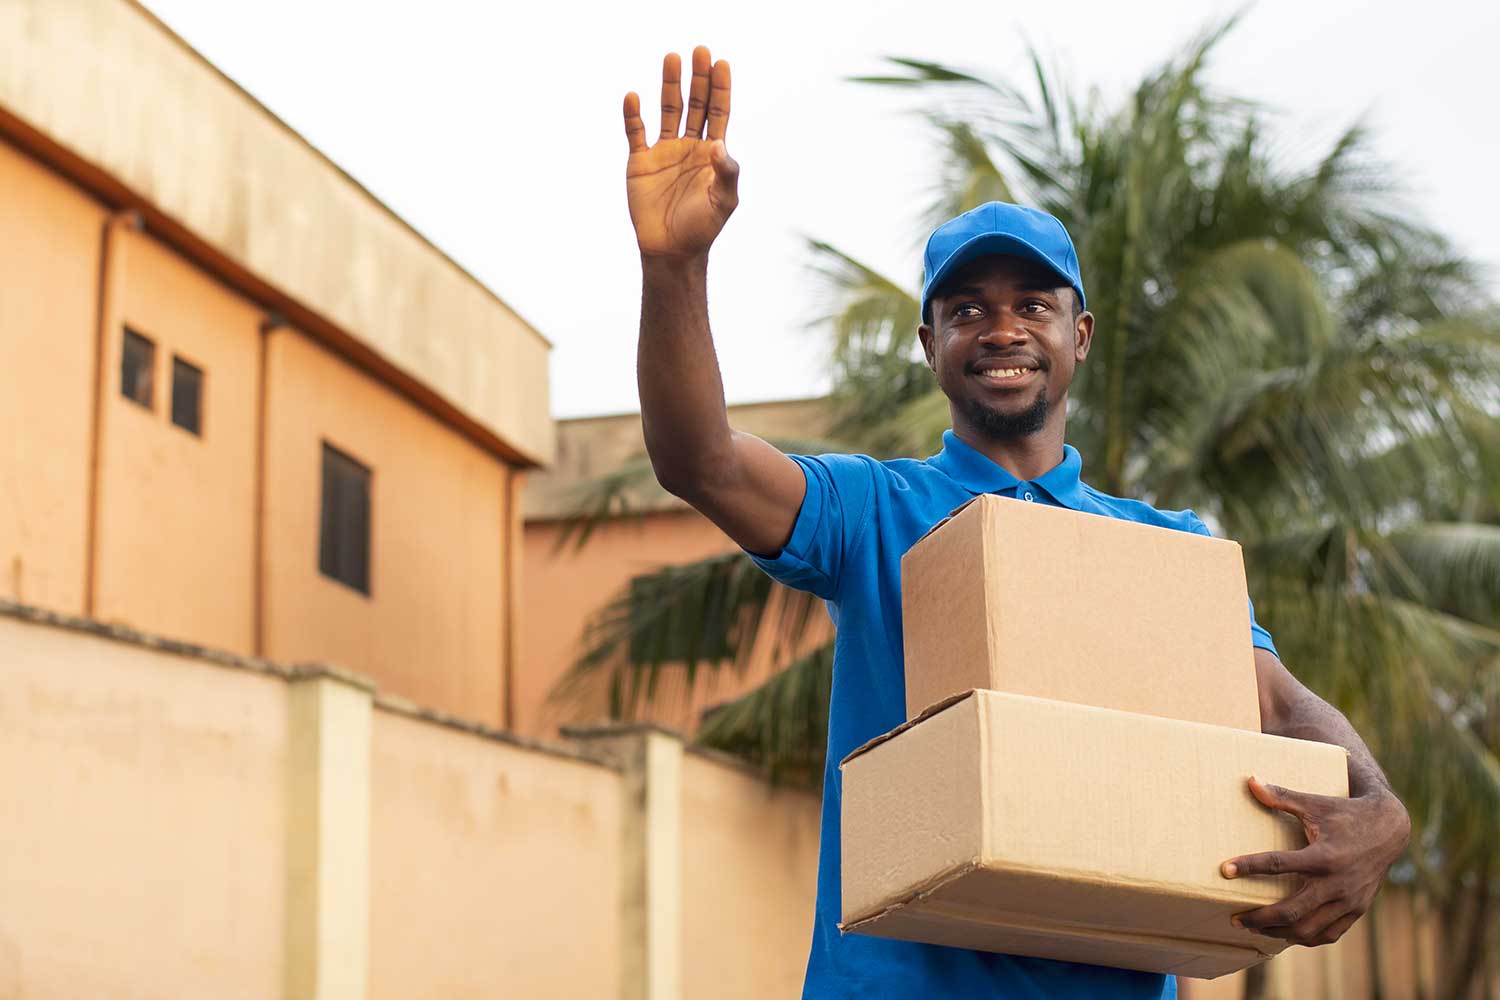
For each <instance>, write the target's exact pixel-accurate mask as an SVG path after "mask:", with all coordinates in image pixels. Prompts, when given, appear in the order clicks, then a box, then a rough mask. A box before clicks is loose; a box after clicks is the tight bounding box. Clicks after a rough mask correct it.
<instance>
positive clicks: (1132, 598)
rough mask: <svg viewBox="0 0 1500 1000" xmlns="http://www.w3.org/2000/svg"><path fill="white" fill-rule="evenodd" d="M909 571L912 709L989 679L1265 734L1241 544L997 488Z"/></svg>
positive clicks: (906, 604) (918, 552)
mask: <svg viewBox="0 0 1500 1000" xmlns="http://www.w3.org/2000/svg"><path fill="white" fill-rule="evenodd" d="M901 578H902V587H901V593H902V598H901V603H902V618H903V629H904V636H905V639H904V644H905V654H906V709H907V718H913V717H915V716H916V715H917V714H918V713H920V712H921V711H922V710H923V709H924V708H926V707H927V706H929V705H932V704H934V703H936V702H938V701H941V700H942V699H944V698H946V697H948V696H949V695H953V694H957V693H959V692H962V691H968V690H970V689H973V688H987V689H991V690H996V691H1008V692H1011V693H1013V694H1025V695H1034V696H1036V697H1039V698H1053V699H1056V700H1058V701H1069V702H1078V703H1080V704H1085V705H1097V706H1099V707H1101V708H1115V709H1120V710H1121V711H1126V712H1142V713H1145V714H1147V715H1159V716H1164V717H1166V718H1172V719H1186V720H1192V721H1196V722H1207V723H1212V724H1214V725H1221V726H1231V727H1233V728H1235V729H1241V730H1246V731H1249V732H1253V733H1258V732H1260V703H1259V700H1258V698H1257V695H1256V687H1255V663H1254V653H1253V651H1252V649H1251V646H1250V613H1249V608H1248V604H1247V599H1246V592H1245V568H1244V562H1243V559H1242V558H1241V554H1240V547H1239V545H1237V544H1236V543H1234V542H1231V541H1226V540H1224V539H1216V538H1208V537H1205V536H1203V535H1193V534H1189V533H1187V532H1182V531H1172V530H1170V529H1167V528H1158V527H1154V526H1151V525H1145V524H1135V523H1133V522H1130V521H1121V520H1117V519H1115V518H1108V517H1102V516H1099V515H1095V514H1081V513H1078V512H1077V511H1072V510H1067V509H1064V508H1060V507H1048V506H1045V505H1043V504H1038V503H1026V502H1024V501H1021V500H1011V499H1008V498H1006V497H997V496H990V495H986V496H980V497H976V498H975V499H974V500H973V501H971V502H970V503H969V504H967V505H965V506H964V507H962V508H960V509H959V510H958V511H957V512H956V513H955V514H954V515H953V516H952V517H951V518H949V519H948V520H946V521H944V522H942V523H940V524H939V525H938V526H937V527H936V528H934V529H933V530H932V531H930V532H928V534H927V535H926V536H925V537H923V538H922V539H921V540H920V541H918V542H917V544H916V545H914V546H913V547H912V548H911V550H910V551H909V552H907V553H906V555H905V556H904V557H903V558H902V560H901Z"/></svg>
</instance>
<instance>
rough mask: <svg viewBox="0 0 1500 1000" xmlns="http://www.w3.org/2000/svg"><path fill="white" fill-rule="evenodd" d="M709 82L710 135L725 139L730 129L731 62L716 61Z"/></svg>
mask: <svg viewBox="0 0 1500 1000" xmlns="http://www.w3.org/2000/svg"><path fill="white" fill-rule="evenodd" d="M708 83H709V87H708V137H709V138H710V139H723V138H724V133H725V132H726V131H728V129H729V63H727V62H725V61H724V60H723V59H720V60H719V61H718V62H716V63H714V66H713V71H712V72H711V73H710V74H709V78H708Z"/></svg>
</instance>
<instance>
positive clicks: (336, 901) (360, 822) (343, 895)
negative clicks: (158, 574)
mask: <svg viewBox="0 0 1500 1000" xmlns="http://www.w3.org/2000/svg"><path fill="white" fill-rule="evenodd" d="M288 697H289V698H290V699H291V703H290V705H289V712H288V729H289V732H288V734H287V795H288V800H287V842H286V878H287V884H286V928H287V931H286V933H287V938H286V997H287V1000H365V997H366V995H367V983H366V978H367V976H368V970H369V958H370V955H369V949H370V912H369V902H370V727H371V718H370V716H371V710H372V702H373V690H372V689H371V688H370V687H369V686H368V685H367V684H365V683H363V682H361V681H360V680H359V679H357V678H352V677H347V676H344V675H340V674H337V673H335V672H333V671H331V670H327V669H324V668H320V667H313V668H306V669H304V670H300V671H299V673H298V676H297V677H295V678H294V679H293V680H292V682H291V686H290V690H289V694H288Z"/></svg>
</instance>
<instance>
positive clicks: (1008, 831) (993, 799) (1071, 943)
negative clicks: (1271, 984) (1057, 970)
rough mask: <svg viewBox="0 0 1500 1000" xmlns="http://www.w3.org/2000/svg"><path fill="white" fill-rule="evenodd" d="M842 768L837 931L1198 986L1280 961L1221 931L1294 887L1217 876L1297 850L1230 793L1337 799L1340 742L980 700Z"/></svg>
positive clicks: (1290, 832) (1277, 880)
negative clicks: (1262, 786)
mask: <svg viewBox="0 0 1500 1000" xmlns="http://www.w3.org/2000/svg"><path fill="white" fill-rule="evenodd" d="M840 768H841V770H842V772H843V828H842V838H843V923H842V927H843V928H844V929H845V930H846V931H851V932H855V933H861V934H873V935H878V936H881V937H891V938H899V939H903V940H913V941H926V942H929V943H932V944H943V945H951V946H955V947H961V948H974V949H981V950H985V951H996V952H1002V953H1005V954H1014V955H1031V956H1036V957H1042V958H1056V959H1065V960H1068V961H1074V962H1084V963H1088V964H1093V965H1109V966H1114V967H1117V968H1126V969H1140V970H1145V971H1150V972H1165V973H1175V974H1178V975H1185V976H1194V977H1200V978H1212V977H1215V976H1221V975H1224V974H1226V973H1229V972H1234V971H1236V970H1238V969H1242V968H1245V967H1246V966H1249V965H1254V964H1256V963H1258V962H1260V961H1263V960H1264V959H1266V958H1269V957H1270V956H1271V955H1273V954H1275V953H1276V952H1278V951H1280V950H1281V949H1282V948H1283V947H1285V944H1284V943H1283V942H1281V941H1278V940H1277V939H1275V938H1269V937H1263V936H1261V935H1258V934H1255V933H1252V932H1250V931H1245V930H1237V929H1235V928H1234V927H1233V926H1232V925H1231V924H1230V922H1229V918H1230V916H1231V915H1233V914H1235V913H1239V912H1243V911H1245V910H1248V909H1253V908H1254V907H1256V906H1262V905H1265V904H1267V903H1272V902H1275V901H1277V900H1280V899H1283V898H1285V897H1286V896H1287V895H1289V894H1290V893H1291V892H1292V891H1293V890H1294V889H1295V888H1296V879H1295V877H1294V876H1281V877H1274V878H1273V877H1254V878H1250V877H1247V878H1239V879H1226V878H1224V877H1223V876H1222V875H1221V874H1220V871H1219V866H1220V865H1221V864H1222V863H1223V862H1225V861H1227V860H1228V859H1230V858H1232V857H1235V856H1236V855H1240V854H1247V853H1252V852H1257V851H1269V850H1284V849H1294V848H1296V847H1300V846H1302V845H1303V844H1304V843H1305V841H1304V839H1303V835H1302V830H1301V827H1300V826H1299V825H1298V824H1297V823H1296V822H1295V821H1294V820H1292V819H1290V818H1289V817H1286V816H1282V815H1280V814H1277V813H1273V812H1272V811H1270V810H1268V809H1266V808H1265V807H1264V806H1262V805H1260V804H1259V803H1258V802H1256V801H1255V799H1254V798H1253V797H1252V796H1251V795H1250V792H1249V790H1248V788H1247V787H1246V784H1245V781H1246V779H1247V778H1248V777H1250V776H1252V775H1254V776H1257V777H1260V778H1261V779H1263V780H1265V781H1269V782H1272V783H1274V784H1278V785H1284V786H1286V787H1289V788H1296V789H1300V790H1303V791H1308V792H1314V793H1318V794H1322V795H1348V792H1349V790H1348V764H1347V754H1346V752H1345V751H1344V749H1343V748H1342V747H1337V746H1331V745H1328V744H1323V743H1311V742H1307V741H1302V740H1290V739H1284V738H1282V737H1277V736H1267V735H1263V734H1260V733H1249V732H1245V731H1244V730H1242V729H1232V728H1226V727H1222V726H1211V725H1205V724H1202V723H1196V722H1184V721H1179V720H1174V719H1164V718H1159V717H1153V716H1147V715H1140V714H1134V713H1128V712H1119V711H1113V710H1109V709H1102V708H1097V707H1093V706H1087V705H1074V704H1067V703H1064V702H1059V701H1051V700H1047V699H1041V698H1033V697H1028V696H1024V695H1016V694H1007V693H1000V692H995V691H974V692H971V693H969V694H967V695H964V696H960V697H958V698H956V699H952V700H950V701H949V703H947V704H945V705H939V706H935V707H934V708H933V710H932V711H931V712H930V713H929V714H928V715H926V716H924V717H922V718H920V719H918V720H917V721H915V722H909V723H907V724H906V725H905V726H902V727H900V728H899V729H897V730H894V731H893V732H892V733H890V734H887V735H886V736H885V737H882V738H880V739H877V740H873V741H871V742H870V743H868V744H866V745H865V746H863V747H861V748H860V749H858V750H856V751H855V752H854V753H852V754H850V755H849V756H848V757H846V758H845V759H844V761H843V763H842V764H841V765H840Z"/></svg>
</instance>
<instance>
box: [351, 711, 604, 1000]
mask: <svg viewBox="0 0 1500 1000" xmlns="http://www.w3.org/2000/svg"><path fill="white" fill-rule="evenodd" d="M372 743H373V747H372V771H371V784H372V793H373V794H372V801H371V829H370V839H371V851H370V862H371V866H370V867H371V871H372V873H373V874H374V877H373V879H372V885H371V898H370V975H369V982H370V993H369V995H370V997H371V1000H378V998H386V997H388V998H390V1000H407V998H411V997H422V996H431V997H444V998H453V1000H461V998H471V997H472V998H475V1000H478V998H481V997H494V996H511V997H535V998H539V1000H540V998H545V997H557V998H564V997H610V998H613V997H616V996H618V995H619V991H618V983H619V977H620V972H621V969H620V957H619V947H620V942H621V934H622V929H621V924H620V914H621V900H620V893H619V886H620V875H619V872H620V869H621V867H622V865H624V864H625V859H624V858H623V857H622V855H621V846H622V841H621V837H620V830H621V823H622V810H623V809H624V808H625V803H624V801H623V785H622V782H621V780H620V776H619V774H617V773H615V772H613V771H608V770H605V769H603V768H601V767H598V766H597V765H594V764H589V763H585V762H583V761H570V760H566V759H562V758H558V757H553V756H547V755H542V754H538V753H536V752H534V751H529V750H526V749H523V748H521V747H517V746H511V745H507V744H504V743H497V742H495V741H493V740H487V739H484V738H481V737H478V736H475V735H471V734H469V733H464V732H459V731H455V730H452V729H448V728H443V727H439V726H434V725H432V724H431V723H428V722H423V721H421V720H416V719H411V718H407V717H405V716H402V715H399V714H395V713H392V712H389V711H380V710H378V709H377V711H376V713H375V718H374V730H373V738H372Z"/></svg>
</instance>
